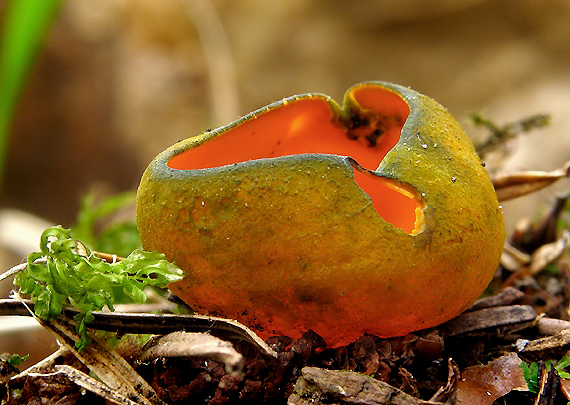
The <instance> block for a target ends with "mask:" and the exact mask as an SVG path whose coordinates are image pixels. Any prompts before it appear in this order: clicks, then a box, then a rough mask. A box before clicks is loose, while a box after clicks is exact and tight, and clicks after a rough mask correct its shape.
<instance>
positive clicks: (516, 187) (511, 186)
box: [491, 161, 570, 201]
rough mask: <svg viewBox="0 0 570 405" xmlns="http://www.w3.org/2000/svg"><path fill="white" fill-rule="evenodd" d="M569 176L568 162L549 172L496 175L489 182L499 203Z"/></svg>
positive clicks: (569, 163)
mask: <svg viewBox="0 0 570 405" xmlns="http://www.w3.org/2000/svg"><path fill="white" fill-rule="evenodd" d="M569 175H570V161H568V162H566V163H565V164H564V165H563V166H562V167H561V168H560V169H557V170H553V171H551V172H542V171H527V172H517V173H509V174H502V175H496V176H494V177H493V178H492V179H491V180H492V181H493V186H494V187H495V191H496V193H497V198H498V199H499V201H506V200H510V199H513V198H517V197H521V196H523V195H526V194H530V193H533V192H535V191H538V190H540V189H542V188H544V187H547V186H549V185H551V184H552V183H554V182H556V181H558V180H560V179H561V178H563V177H568V176H569Z"/></svg>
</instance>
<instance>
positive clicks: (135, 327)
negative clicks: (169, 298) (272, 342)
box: [0, 299, 277, 357]
mask: <svg viewBox="0 0 570 405" xmlns="http://www.w3.org/2000/svg"><path fill="white" fill-rule="evenodd" d="M24 303H25V305H27V306H28V307H29V308H31V309H33V307H34V304H33V303H32V302H31V301H24ZM24 303H23V302H19V301H18V300H14V299H3V300H0V315H19V316H29V315H30V314H29V312H28V310H27V309H26V307H25V306H24ZM77 313H78V311H77V310H74V309H69V308H66V309H64V310H63V314H64V315H65V316H67V317H69V318H72V317H73V316H75V315H76V314H77ZM87 326H88V327H89V328H91V329H97V330H104V331H108V332H118V333H133V334H141V333H149V334H159V335H163V334H167V333H171V332H176V331H186V332H208V333H210V334H211V335H213V336H217V337H219V338H221V339H228V340H238V341H246V342H249V343H251V344H253V345H254V346H255V347H257V348H258V349H260V350H261V352H262V353H264V354H266V355H268V356H271V357H277V354H276V353H275V352H274V351H273V350H271V348H270V347H269V346H268V345H267V344H266V343H265V342H264V341H263V340H262V339H261V338H260V337H259V336H257V335H256V334H255V333H254V332H253V331H252V330H250V329H249V328H247V327H246V326H245V325H242V324H241V323H239V322H237V321H234V320H230V319H224V318H217V317H210V316H204V315H173V314H132V313H114V312H112V313H106V312H99V311H95V312H93V322H91V323H88V324H87Z"/></svg>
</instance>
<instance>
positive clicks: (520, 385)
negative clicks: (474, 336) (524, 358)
mask: <svg viewBox="0 0 570 405" xmlns="http://www.w3.org/2000/svg"><path fill="white" fill-rule="evenodd" d="M520 364H521V359H520V358H519V357H518V356H517V355H516V354H514V353H510V354H507V355H505V356H502V357H499V358H498V359H496V360H493V361H491V362H489V363H488V364H486V365H483V366H473V367H468V368H466V369H465V370H463V372H462V373H461V375H462V378H461V379H460V380H459V383H458V384H457V404H466V405H492V404H493V402H494V401H495V400H496V399H497V398H499V397H502V396H503V395H505V394H508V393H509V392H511V391H512V390H515V389H516V390H527V389H528V388H527V384H526V381H525V379H524V375H523V371H522V368H521V367H520Z"/></svg>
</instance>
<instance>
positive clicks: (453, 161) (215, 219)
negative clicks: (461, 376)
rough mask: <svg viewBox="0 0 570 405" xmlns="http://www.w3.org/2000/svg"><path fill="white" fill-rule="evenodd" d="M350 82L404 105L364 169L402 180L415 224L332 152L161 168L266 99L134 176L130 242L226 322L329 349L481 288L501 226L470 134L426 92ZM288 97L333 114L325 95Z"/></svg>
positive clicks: (442, 316)
mask: <svg viewBox="0 0 570 405" xmlns="http://www.w3.org/2000/svg"><path fill="white" fill-rule="evenodd" d="M358 86H377V87H380V88H383V89H385V90H387V91H390V92H393V93H396V94H397V95H399V96H400V97H401V98H402V99H403V100H404V101H405V102H406V103H407V104H408V106H409V107H410V114H409V116H408V119H407V121H406V122H405V124H404V127H403V129H402V134H401V138H400V141H399V142H398V143H397V144H396V146H394V147H393V148H392V149H391V150H390V152H389V153H388V154H387V155H386V157H385V158H384V159H383V160H382V162H381V164H380V166H379V167H378V169H377V170H376V174H378V175H379V176H382V177H385V178H389V179H395V180H398V181H399V182H402V183H405V184H409V185H411V186H412V187H413V189H414V190H415V194H416V196H417V198H418V199H420V200H421V199H423V201H424V202H425V209H424V211H423V216H424V218H423V228H422V230H421V231H420V232H419V233H417V234H415V235H411V234H408V233H406V232H405V231H403V230H402V229H398V228H395V227H394V226H393V225H391V224H390V223H388V222H386V221H385V220H383V219H382V218H381V217H380V216H379V215H378V213H377V212H376V210H375V209H374V206H373V205H372V204H371V200H370V198H369V197H368V195H367V194H365V193H364V192H363V191H362V189H361V188H360V187H359V186H358V184H357V183H356V182H355V180H354V169H353V167H352V165H351V162H350V160H349V159H348V158H347V157H344V156H337V155H320V154H305V155H292V156H284V157H278V158H274V159H261V160H252V161H249V162H244V163H239V164H235V165H228V166H222V167H216V168H208V169H201V170H176V169H172V168H170V167H168V166H167V162H168V161H169V159H170V158H171V157H172V156H174V155H177V154H179V153H181V152H183V151H184V150H187V149H188V148H193V147H197V146H198V145H200V144H201V143H203V142H208V140H210V139H214V138H215V137H218V136H223V135H224V134H226V133H227V132H228V131H231V128H232V127H234V126H236V125H247V124H248V121H249V120H252V119H254V118H255V115H256V114H257V115H259V114H262V113H263V112H264V111H267V110H271V109H276V108H281V107H282V106H283V105H284V103H283V102H278V103H275V104H273V105H271V106H269V107H266V108H265V109H262V110H259V111H256V112H254V113H252V114H250V115H248V116H246V117H244V118H243V119H242V120H240V121H238V122H237V123H233V124H230V125H229V126H228V127H225V128H221V129H218V130H216V131H213V132H210V133H207V134H204V135H201V136H198V137H195V138H190V139H187V140H185V141H181V142H179V143H177V144H176V145H174V146H172V147H171V148H169V149H167V150H166V151H164V152H163V153H161V154H160V155H158V156H157V157H156V158H155V159H154V160H153V162H152V163H151V164H150V165H149V167H148V168H147V170H146V171H145V173H144V175H143V177H142V181H141V184H140V187H139V190H138V197H137V221H138V224H139V230H140V234H141V238H142V242H143V246H144V248H145V249H146V250H159V251H161V252H164V253H165V254H166V256H167V257H168V258H169V259H171V260H173V261H174V262H176V263H177V264H178V265H179V266H180V267H181V268H183V269H184V270H185V271H186V272H187V276H186V278H185V279H184V280H183V281H180V282H177V283H174V284H172V285H171V286H170V287H171V290H172V291H173V292H174V293H175V294H176V295H178V296H179V297H181V298H182V299H184V300H185V301H186V302H187V303H188V304H189V305H190V306H191V307H193V308H194V309H195V310H196V311H198V312H201V313H208V314H213V315H221V316H226V317H229V318H234V319H237V320H239V321H241V322H242V323H244V324H246V325H248V326H250V327H252V328H253V329H254V330H256V331H258V332H260V334H261V336H262V337H264V338H266V337H268V336H271V335H273V334H285V335H288V336H292V337H298V336H299V335H300V333H301V332H303V331H306V330H307V329H313V330H314V331H316V332H317V333H318V334H320V335H321V336H323V337H324V338H325V340H326V341H327V343H328V344H329V346H338V345H342V344H347V343H349V342H351V341H354V340H355V339H357V338H358V337H360V336H361V335H362V334H364V333H371V334H375V335H378V336H384V337H388V336H398V335H404V334H406V333H408V332H411V331H414V330H419V329H423V328H427V327H431V326H435V325H437V324H440V323H442V322H444V321H447V320H449V319H450V318H452V317H454V316H456V315H458V314H460V313H461V312H463V311H464V310H465V309H466V308H467V307H469V306H470V305H471V304H472V302H473V301H474V300H475V299H477V298H478V296H479V295H480V294H481V293H482V292H483V290H484V289H485V287H486V286H487V284H488V283H489V281H490V280H491V278H492V276H493V274H494V272H495V270H496V267H497V265H498V262H499V259H500V256H501V252H502V249H503V241H504V225H503V215H502V212H501V209H500V207H499V203H498V202H497V198H496V195H495V192H494V189H493V187H492V184H491V182H490V180H489V177H488V175H487V173H486V171H485V169H484V168H483V167H482V165H481V162H480V161H479V158H478V156H477V155H476V153H475V151H474V148H473V146H472V144H471V141H470V140H469V139H468V137H467V136H466V134H465V133H464V131H463V130H462V129H461V128H460V126H459V124H458V123H457V122H456V121H455V119H453V117H452V116H451V115H450V114H449V113H448V112H447V111H446V110H445V109H444V108H443V107H441V106H440V105H439V104H437V103H436V102H435V101H433V100H432V99H430V98H428V97H426V96H423V95H421V94H419V93H417V92H415V91H413V90H410V89H408V88H405V87H401V86H397V85H393V84H388V83H382V82H369V83H363V84H360V85H357V86H355V88H356V87H358ZM351 91H352V90H349V92H348V93H347V96H346V98H345V103H346V100H350V94H351ZM301 97H311V98H316V99H322V102H323V103H328V104H329V105H330V108H331V111H333V112H334V113H335V114H342V113H341V112H340V111H341V109H340V107H339V106H338V105H336V103H334V101H332V100H331V99H329V98H328V97H326V96H323V95H316V94H315V95H305V96H301ZM291 100H294V98H290V99H289V101H291ZM220 153H223V151H220Z"/></svg>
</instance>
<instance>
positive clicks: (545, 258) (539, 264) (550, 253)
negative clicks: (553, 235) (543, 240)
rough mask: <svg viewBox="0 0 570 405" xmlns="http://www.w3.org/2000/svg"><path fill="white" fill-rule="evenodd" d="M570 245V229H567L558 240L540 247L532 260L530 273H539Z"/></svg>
mask: <svg viewBox="0 0 570 405" xmlns="http://www.w3.org/2000/svg"><path fill="white" fill-rule="evenodd" d="M569 245H570V231H567V230H565V231H564V232H562V236H561V237H560V239H558V240H557V241H556V242H552V243H548V244H546V245H542V246H541V247H539V248H538V249H537V250H536V251H535V252H534V253H533V254H532V259H531V262H530V273H531V274H538V273H539V272H540V271H542V270H543V269H544V268H545V267H546V266H548V265H549V264H551V263H553V262H554V261H556V260H558V259H559V258H560V257H561V256H562V255H563V254H564V252H566V249H567V248H568V246H569Z"/></svg>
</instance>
